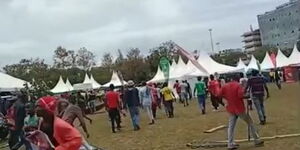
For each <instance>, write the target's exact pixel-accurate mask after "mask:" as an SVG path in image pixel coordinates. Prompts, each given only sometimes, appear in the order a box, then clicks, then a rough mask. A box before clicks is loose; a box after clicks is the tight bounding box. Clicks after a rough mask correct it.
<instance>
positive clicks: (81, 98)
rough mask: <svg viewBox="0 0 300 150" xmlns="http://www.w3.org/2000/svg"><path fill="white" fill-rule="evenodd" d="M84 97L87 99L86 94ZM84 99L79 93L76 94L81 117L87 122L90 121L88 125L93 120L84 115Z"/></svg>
mask: <svg viewBox="0 0 300 150" xmlns="http://www.w3.org/2000/svg"><path fill="white" fill-rule="evenodd" d="M85 96H86V98H87V93H85ZM85 100H86V99H85V98H84V97H83V96H82V95H81V93H80V92H77V105H78V106H79V108H80V109H81V111H82V113H83V117H84V118H85V119H87V120H89V121H90V123H92V122H93V120H92V119H91V118H89V117H88V116H87V115H86V114H85V110H86V101H85Z"/></svg>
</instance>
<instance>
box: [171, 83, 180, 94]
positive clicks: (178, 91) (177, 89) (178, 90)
mask: <svg viewBox="0 0 300 150" xmlns="http://www.w3.org/2000/svg"><path fill="white" fill-rule="evenodd" d="M173 88H175V89H176V92H177V93H180V92H181V87H180V84H179V83H175V84H174V86H173Z"/></svg>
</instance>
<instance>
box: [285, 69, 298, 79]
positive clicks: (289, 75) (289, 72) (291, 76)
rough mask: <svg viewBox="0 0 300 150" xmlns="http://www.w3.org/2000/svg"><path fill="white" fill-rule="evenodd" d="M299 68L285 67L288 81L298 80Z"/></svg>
mask: <svg viewBox="0 0 300 150" xmlns="http://www.w3.org/2000/svg"><path fill="white" fill-rule="evenodd" d="M296 74H297V69H296V68H295V67H284V75H285V80H286V82H287V83H294V82H296V80H297V78H296Z"/></svg>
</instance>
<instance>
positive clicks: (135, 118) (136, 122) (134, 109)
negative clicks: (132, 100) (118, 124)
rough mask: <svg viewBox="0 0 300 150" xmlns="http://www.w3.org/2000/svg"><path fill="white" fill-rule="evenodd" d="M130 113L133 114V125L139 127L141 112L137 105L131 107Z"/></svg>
mask: <svg viewBox="0 0 300 150" xmlns="http://www.w3.org/2000/svg"><path fill="white" fill-rule="evenodd" d="M129 113H130V116H131V121H132V125H133V127H134V128H137V127H138V126H139V123H140V112H139V108H138V107H137V106H133V107H129Z"/></svg>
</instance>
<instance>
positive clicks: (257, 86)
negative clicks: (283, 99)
mask: <svg viewBox="0 0 300 150" xmlns="http://www.w3.org/2000/svg"><path fill="white" fill-rule="evenodd" d="M246 90H249V91H250V93H251V98H252V102H253V103H254V105H255V108H256V111H257V114H258V116H259V120H260V124H261V125H264V124H266V113H265V106H264V96H265V91H266V93H267V98H269V97H270V94H269V90H268V87H267V84H266V81H265V79H264V78H263V77H261V76H259V72H258V70H252V77H250V78H249V79H248V84H247V87H246ZM245 92H246V91H245Z"/></svg>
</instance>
